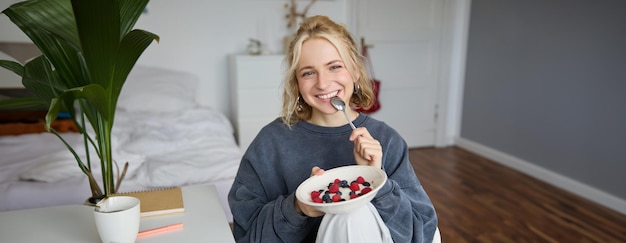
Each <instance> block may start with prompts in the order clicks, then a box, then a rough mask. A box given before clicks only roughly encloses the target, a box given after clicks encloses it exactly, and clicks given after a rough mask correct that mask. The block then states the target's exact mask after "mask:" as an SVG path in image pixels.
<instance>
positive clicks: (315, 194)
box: [311, 191, 322, 199]
mask: <svg viewBox="0 0 626 243" xmlns="http://www.w3.org/2000/svg"><path fill="white" fill-rule="evenodd" d="M321 194H322V193H321V192H320V191H312V192H311V198H313V199H315V198H319V197H320V195H321Z"/></svg>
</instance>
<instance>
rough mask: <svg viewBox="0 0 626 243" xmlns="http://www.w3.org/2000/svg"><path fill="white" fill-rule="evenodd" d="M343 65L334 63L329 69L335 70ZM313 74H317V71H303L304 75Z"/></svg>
mask: <svg viewBox="0 0 626 243" xmlns="http://www.w3.org/2000/svg"><path fill="white" fill-rule="evenodd" d="M342 67H343V66H341V65H333V66H330V67H329V68H328V69H330V70H331V71H333V70H337V69H340V68H342ZM313 74H315V72H314V71H306V72H304V73H302V77H308V76H311V75H313Z"/></svg>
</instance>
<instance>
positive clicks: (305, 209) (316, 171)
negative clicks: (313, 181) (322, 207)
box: [295, 166, 324, 218]
mask: <svg viewBox="0 0 626 243" xmlns="http://www.w3.org/2000/svg"><path fill="white" fill-rule="evenodd" d="M322 174H324V169H321V168H320V167H317V166H315V167H313V169H311V176H314V175H322ZM295 200H296V210H298V213H300V214H303V215H306V216H309V217H312V218H314V217H319V216H323V215H324V212H322V211H319V210H317V209H315V208H313V207H311V206H309V205H306V204H304V203H302V202H300V200H298V198H297V197H296V198H295Z"/></svg>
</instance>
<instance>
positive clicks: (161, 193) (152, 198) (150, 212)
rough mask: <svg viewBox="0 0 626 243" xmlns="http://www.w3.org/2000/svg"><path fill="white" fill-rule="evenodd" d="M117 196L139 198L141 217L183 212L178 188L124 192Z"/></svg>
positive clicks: (181, 198)
mask: <svg viewBox="0 0 626 243" xmlns="http://www.w3.org/2000/svg"><path fill="white" fill-rule="evenodd" d="M117 195H120V196H132V197H136V198H139V201H140V210H141V213H140V216H141V217H152V216H159V215H166V214H176V213H184V212H185V206H184V204H183V193H182V191H181V189H180V187H173V188H165V189H156V190H148V191H138V192H125V193H119V194H117Z"/></svg>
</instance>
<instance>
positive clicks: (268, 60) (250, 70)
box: [229, 55, 285, 151]
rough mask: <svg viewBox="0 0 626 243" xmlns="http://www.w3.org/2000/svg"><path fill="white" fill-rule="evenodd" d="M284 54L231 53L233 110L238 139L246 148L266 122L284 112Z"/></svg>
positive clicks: (243, 147) (244, 148)
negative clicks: (282, 110) (255, 54)
mask: <svg viewBox="0 0 626 243" xmlns="http://www.w3.org/2000/svg"><path fill="white" fill-rule="evenodd" d="M283 58H284V56H283V55H261V56H250V55H233V56H230V64H229V65H230V79H231V84H230V87H231V102H232V103H231V110H232V114H231V115H232V118H233V125H234V126H235V135H236V137H237V142H238V144H239V147H241V149H242V150H244V151H245V150H246V149H247V148H248V145H249V144H250V142H252V140H253V139H254V137H256V135H257V133H258V132H259V131H260V130H261V128H262V127H263V126H265V125H266V124H268V123H269V122H271V121H273V120H274V119H276V118H277V117H278V116H279V115H280V109H281V107H282V95H283V93H282V90H283V86H282V80H283V77H284V70H285V68H284V66H283Z"/></svg>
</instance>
